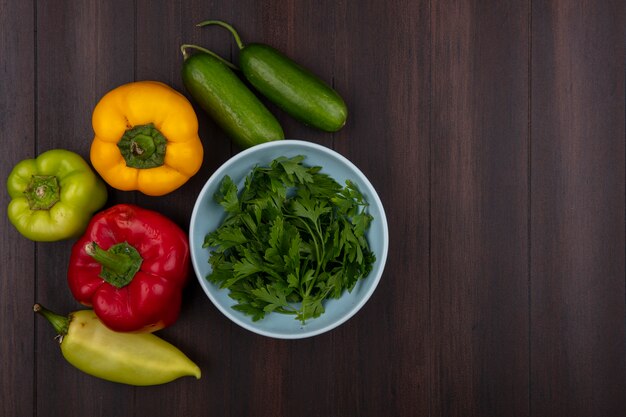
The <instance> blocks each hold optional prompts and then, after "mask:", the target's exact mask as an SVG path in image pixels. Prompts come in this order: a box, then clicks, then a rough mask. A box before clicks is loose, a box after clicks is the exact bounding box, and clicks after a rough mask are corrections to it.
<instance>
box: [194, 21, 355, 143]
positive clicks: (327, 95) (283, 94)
mask: <svg viewBox="0 0 626 417" xmlns="http://www.w3.org/2000/svg"><path fill="white" fill-rule="evenodd" d="M207 25H219V26H222V27H224V28H226V29H228V30H229V31H230V32H231V33H232V34H233V36H234V38H235V41H236V43H237V46H238V47H239V66H240V67H241V71H242V73H243V75H244V77H245V78H246V79H247V80H248V81H249V82H250V84H252V86H253V87H254V88H255V89H257V90H258V91H259V92H260V93H261V94H262V95H264V96H265V97H267V99H268V100H269V101H271V102H272V103H274V104H275V105H276V106H278V107H280V108H281V109H282V110H283V111H285V112H286V113H287V114H289V115H290V116H291V117H293V118H294V119H296V120H299V121H300V122H302V123H304V124H306V125H308V126H311V127H314V128H317V129H320V130H323V131H326V132H336V131H338V130H339V129H341V128H342V127H343V126H344V125H345V123H346V118H347V117H348V109H347V107H346V103H345V102H344V100H343V99H342V98H341V96H340V95H339V94H338V93H337V92H336V91H335V90H333V89H332V88H331V87H330V86H328V85H327V84H326V83H325V82H324V81H322V80H321V79H319V78H318V77H317V76H315V75H314V74H312V73H311V72H309V71H308V70H306V69H305V68H302V67H301V66H300V65H298V64H296V63H295V62H294V61H293V60H291V59H290V58H288V57H287V56H285V55H284V54H282V53H281V52H279V51H277V50H276V49H274V48H272V47H271V46H268V45H264V44H259V43H251V44H248V45H244V44H243V43H242V42H241V38H240V37H239V34H238V33H237V31H236V30H235V28H233V27H232V26H231V25H229V24H228V23H226V22H223V21H221V20H207V21H204V22H202V23H199V24H198V26H201V27H202V26H207Z"/></svg>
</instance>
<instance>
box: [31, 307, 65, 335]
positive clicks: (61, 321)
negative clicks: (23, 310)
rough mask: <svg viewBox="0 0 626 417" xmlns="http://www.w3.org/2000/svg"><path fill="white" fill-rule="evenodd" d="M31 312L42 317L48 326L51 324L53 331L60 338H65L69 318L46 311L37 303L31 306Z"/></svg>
mask: <svg viewBox="0 0 626 417" xmlns="http://www.w3.org/2000/svg"><path fill="white" fill-rule="evenodd" d="M33 311H34V312H35V313H39V314H41V315H42V316H44V317H45V318H46V320H48V321H49V322H50V324H52V327H54V330H55V331H56V332H57V334H59V335H61V336H65V335H66V334H67V329H68V328H69V326H70V319H69V317H65V316H61V315H59V314H56V313H53V312H52V311H50V310H48V309H47V308H45V307H44V306H42V305H41V304H38V303H37V304H35V305H34V306H33Z"/></svg>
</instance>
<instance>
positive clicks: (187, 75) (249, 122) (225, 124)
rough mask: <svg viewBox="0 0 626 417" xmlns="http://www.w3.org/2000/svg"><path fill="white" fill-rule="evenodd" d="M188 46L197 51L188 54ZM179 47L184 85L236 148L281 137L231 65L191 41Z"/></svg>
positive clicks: (264, 108) (265, 110) (248, 146)
mask: <svg viewBox="0 0 626 417" xmlns="http://www.w3.org/2000/svg"><path fill="white" fill-rule="evenodd" d="M189 48H192V49H196V50H198V51H199V52H196V53H194V54H189V53H188V51H187V49H189ZM181 51H182V53H183V56H184V58H185V62H184V63H183V67H182V78H183V83H184V84H185V88H186V89H187V91H189V93H190V94H191V96H192V97H193V98H194V100H195V101H196V102H197V103H198V104H199V105H200V106H201V107H202V108H203V109H204V111H206V112H207V113H208V114H209V116H211V118H212V119H213V120H214V121H215V122H216V123H217V124H218V126H219V127H220V128H221V129H222V130H224V132H226V134H227V135H228V137H229V138H231V140H232V141H233V142H235V143H236V144H237V145H238V146H239V147H240V148H242V149H246V148H250V147H252V146H254V145H258V144H261V143H265V142H269V141H273V140H280V139H284V138H285V134H284V133H283V129H282V127H281V126H280V123H278V120H276V118H275V117H274V115H273V114H272V113H271V112H270V111H269V110H268V109H267V107H265V105H264V104H263V103H262V102H261V101H260V100H259V99H258V97H257V96H255V95H254V93H253V92H252V91H251V90H250V89H249V88H248V87H247V86H246V85H245V84H244V83H243V81H242V80H241V79H240V78H239V77H238V76H237V74H235V73H234V72H233V71H232V69H231V68H236V67H235V66H234V65H232V64H231V63H230V62H228V61H226V60H224V59H223V58H221V57H219V56H218V55H216V54H214V53H213V52H211V51H209V50H206V49H204V48H201V47H198V46H195V45H183V46H181Z"/></svg>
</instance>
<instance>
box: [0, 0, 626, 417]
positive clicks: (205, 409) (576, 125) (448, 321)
mask: <svg viewBox="0 0 626 417" xmlns="http://www.w3.org/2000/svg"><path fill="white" fill-rule="evenodd" d="M209 18H219V19H224V20H226V21H229V22H231V23H233V24H234V25H235V26H236V27H237V28H238V29H239V30H240V32H241V35H242V37H243V39H244V41H256V42H264V43H268V44H271V45H273V46H275V47H277V48H278V49H280V50H282V51H283V52H285V53H287V54H288V55H289V56H291V57H292V58H294V59H295V60H297V61H298V62H300V63H301V64H302V65H304V66H306V67H308V68H309V69H311V70H312V71H313V72H315V73H317V74H318V75H320V76H321V77H322V78H324V79H326V80H328V81H331V82H332V83H333V84H334V86H335V87H336V88H337V90H338V91H339V92H340V93H341V94H342V95H343V96H344V98H345V100H346V102H347V103H348V106H349V109H350V117H349V122H348V123H347V125H346V127H345V128H344V129H343V130H341V131H340V132H339V133H337V134H323V133H319V132H316V131H314V130H312V129H308V128H306V127H303V126H301V125H300V124H298V123H297V122H294V121H292V120H290V119H289V118H288V117H286V116H285V115H284V114H283V113H280V112H278V111H277V110H276V108H274V107H271V109H272V110H273V111H275V113H276V114H277V115H278V118H279V120H280V121H281V122H282V124H283V127H284V129H285V131H286V134H287V136H288V137H290V138H298V139H304V140H309V141H312V142H316V143H319V144H322V145H325V146H328V147H331V148H333V149H335V150H337V151H338V152H340V153H341V154H343V155H345V156H346V157H348V158H349V159H351V160H352V161H353V162H354V163H355V164H356V165H357V166H358V167H360V168H361V170H362V171H363V172H364V173H365V174H366V175H367V176H368V177H369V178H370V180H371V182H372V183H373V184H374V186H375V187H376V188H377V190H378V191H379V194H380V197H381V199H382V201H383V203H384V205H385V209H386V211H387V215H388V220H389V226H390V234H391V238H390V239H391V244H390V251H389V257H388V261H387V268H386V270H385V273H384V276H383V278H382V281H381V283H380V285H379V287H378V289H377V290H376V292H375V293H374V295H373V297H372V298H371V299H370V301H369V302H368V303H367V304H366V305H365V307H364V308H363V309H362V310H361V311H360V312H359V313H358V314H357V315H356V316H355V317H353V318H352V319H351V320H349V321H348V322H347V323H345V324H344V325H342V326H341V327H339V328H337V329H335V330H333V331H331V332H329V333H326V334H324V335H320V336H317V337H314V338H310V339H304V340H297V341H285V340H274V339H269V338H264V337H261V336H258V335H255V334H253V333H250V332H248V331H246V330H243V329H241V328H239V327H237V326H236V325H234V324H231V322H230V321H228V320H227V319H226V318H225V317H224V316H222V315H221V313H219V311H218V310H217V309H216V308H215V307H213V305H212V304H211V303H210V301H209V300H208V299H207V298H206V296H205V295H204V294H203V292H202V290H201V288H200V286H199V284H198V283H197V281H195V280H192V281H191V284H190V285H189V287H188V288H187V290H186V292H185V299H184V307H183V310H182V314H181V317H180V319H179V321H178V322H177V323H176V324H175V325H174V326H173V327H170V328H168V329H166V330H163V331H162V332H160V335H161V336H162V337H163V338H165V339H167V340H169V341H171V342H173V343H174V344H176V345H178V346H179V347H181V349H182V350H183V351H185V352H186V353H187V354H188V355H189V356H190V357H191V358H192V359H194V360H195V361H196V362H197V363H198V364H199V365H200V367H201V368H202V371H203V377H202V379H201V380H199V381H196V380H194V379H191V378H186V379H181V380H178V381H175V382H173V383H171V384H167V385H164V386H157V387H148V388H133V387H128V386H123V385H116V384H113V383H109V382H106V381H102V380H98V379H95V378H92V377H90V376H87V375H85V374H82V373H80V372H79V371H77V370H76V369H74V368H73V367H71V366H70V365H68V364H67V363H66V362H65V361H64V360H63V358H62V357H61V354H60V352H59V348H58V346H57V345H56V343H55V341H54V340H53V338H52V337H53V331H52V329H51V328H50V327H49V326H48V325H47V324H46V323H45V321H43V319H41V318H39V317H35V316H34V315H33V313H32V310H31V308H32V305H33V302H34V301H39V302H42V303H44V304H45V305H47V306H48V307H50V308H52V309H54V310H57V311H60V312H69V311H71V310H75V309H77V308H79V307H80V306H79V305H78V304H77V303H76V302H75V301H74V299H73V298H72V296H71V294H70V292H69V289H68V287H67V284H66V269H67V262H68V259H69V253H70V248H71V245H72V243H73V242H71V241H66V242H57V243H45V244H44V243H41V244H35V243H33V242H31V241H29V240H27V239H25V238H23V237H22V236H21V235H20V234H19V233H18V232H17V231H16V230H15V229H13V227H12V226H11V225H10V224H9V222H8V220H7V219H6V206H7V204H8V196H7V194H6V190H5V189H4V187H2V190H1V191H0V193H1V194H0V196H1V200H2V201H1V207H2V216H1V218H0V224H1V227H2V233H1V234H0V250H1V257H2V258H1V261H2V267H1V268H0V269H1V277H0V335H1V337H0V358H1V360H2V365H1V380H0V382H1V386H0V414H1V415H2V416H11V417H15V416H29V415H32V416H37V417H44V416H118V417H121V416H153V417H154V416H175V415H176V416H202V415H207V416H209V415H211V416H295V415H297V416H507V417H508V416H511V417H513V416H568V417H573V416H598V417H613V416H616V417H617V416H624V415H626V319H625V317H626V286H625V280H626V279H625V253H626V249H625V244H624V243H625V235H626V224H625V214H626V210H625V192H626V187H625V177H626V172H625V155H626V147H625V142H626V140H625V113H626V110H625V82H624V80H625V75H624V74H625V68H624V64H625V50H624V45H625V40H626V33H625V25H626V14H625V4H624V2H623V1H622V0H614V1H595V0H561V1H558V0H555V1H541V0H524V1H522V0H508V1H481V0H474V1H441V0H394V1H380V0H378V1H376V0H368V1H347V0H339V1H337V0H335V1H326V0H324V1H297V0H289V1H288V0H274V1H252V0H249V1H248V0H246V1H241V0H240V1H233V2H227V1H207V0H202V1H201V0H194V1H182V0H179V1H167V2H165V1H163V2H161V1H149V0H134V1H121V0H120V1H100V2H97V1H92V2H87V1H79V2H74V1H56V0H55V1H13V0H0V34H1V36H0V143H1V146H2V152H0V160H1V175H0V177H2V178H6V177H7V175H8V173H9V171H10V170H11V168H12V167H13V166H14V165H15V164H16V163H17V162H18V161H19V160H21V159H24V158H32V157H34V156H36V155H38V154H39V153H41V152H43V151H46V150H48V149H52V148H66V149H70V150H73V151H75V152H78V153H79V154H81V155H83V156H84V157H86V158H88V150H89V147H90V143H91V140H92V137H93V136H92V135H93V132H92V129H91V124H90V123H91V112H92V110H93V107H94V106H95V104H96V103H97V101H98V100H99V98H100V97H101V96H102V95H103V94H105V93H106V92H107V91H109V90H110V89H112V88H114V87H116V86H118V85H120V84H123V83H126V82H130V81H133V80H147V79H153V80H160V81H163V82H165V83H168V84H169V85H171V86H173V87H175V88H176V89H178V90H179V91H184V89H183V86H182V82H181V78H180V69H181V62H182V57H181V54H180V52H179V46H180V44H181V43H198V44H201V45H203V46H205V47H207V48H210V49H212V50H214V51H216V52H217V53H219V54H221V55H223V56H225V57H229V58H232V59H234V60H236V59H237V53H236V48H235V47H234V42H233V41H232V39H231V37H230V36H229V34H228V33H227V32H226V31H224V30H222V29H218V28H204V29H198V28H196V27H195V26H194V24H195V23H197V22H199V21H201V20H205V19H209ZM198 115H199V118H200V126H201V127H200V128H201V136H202V139H203V143H204V146H205V153H206V156H205V160H204V163H203V166H202V169H201V171H200V172H199V173H198V174H197V175H196V176H195V177H194V178H193V179H192V180H191V181H190V182H189V183H187V184H186V185H185V186H183V187H182V188H180V189H179V190H177V191H175V192H173V193H171V194H169V195H167V196H164V197H160V198H152V197H146V196H144V195H141V194H139V193H134V192H132V193H129V192H121V191H116V190H112V189H110V190H109V191H110V194H109V201H108V204H109V205H112V204H114V203H119V202H133V203H136V204H139V205H142V206H145V207H147V208H151V209H154V210H158V211H161V212H162V213H164V214H166V215H168V216H169V217H171V218H172V219H174V220H175V221H176V222H177V223H178V224H179V225H181V226H182V227H184V228H187V226H188V222H189V218H190V215H191V210H192V207H193V204H194V201H195V197H196V195H197V193H198V192H199V191H200V189H201V187H202V185H203V184H204V182H205V181H206V180H207V179H208V177H209V176H210V174H211V173H212V172H213V171H214V170H215V169H216V168H217V167H218V166H220V165H221V164H222V163H223V162H224V161H226V160H227V159H228V158H229V157H230V156H231V155H233V154H235V153H236V152H237V149H236V148H234V147H233V146H231V143H230V142H229V140H228V139H227V138H226V137H225V136H224V134H223V133H222V132H221V131H220V130H219V129H217V128H216V126H215V125H214V124H213V122H212V121H211V120H209V119H208V118H207V117H206V115H205V114H203V113H202V112H201V111H200V110H199V109H198Z"/></svg>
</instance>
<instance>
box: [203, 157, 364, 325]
mask: <svg viewBox="0 0 626 417" xmlns="http://www.w3.org/2000/svg"><path fill="white" fill-rule="evenodd" d="M304 159H305V157H304V156H302V155H299V156H295V157H292V158H287V157H284V156H281V157H278V158H276V159H275V160H273V161H272V162H271V163H270V164H269V166H267V167H259V166H257V167H255V168H253V169H252V171H251V172H250V174H249V175H248V176H247V177H246V179H245V181H244V185H243V189H242V190H238V189H237V186H236V184H235V183H234V182H233V181H232V179H231V178H230V177H228V176H225V177H224V178H223V180H222V183H221V184H220V188H219V190H218V192H216V193H215V195H214V199H215V201H216V202H217V203H218V204H220V205H221V206H222V207H223V208H224V211H225V212H226V218H225V219H224V221H223V222H222V224H221V225H220V226H219V227H218V228H217V229H216V230H213V231H211V232H210V233H208V234H207V235H206V236H205V240H204V246H205V247H210V248H212V251H211V255H210V257H209V263H210V265H211V267H212V272H211V274H209V276H208V277H207V279H208V280H209V281H211V282H212V283H214V284H216V285H218V286H219V287H220V288H226V289H228V290H229V296H230V297H231V298H232V299H233V300H235V301H236V304H235V305H234V306H233V308H234V309H235V310H237V311H241V312H243V313H244V314H246V315H249V316H251V317H252V320H253V321H257V320H261V319H263V318H264V317H265V315H266V314H268V313H271V312H275V313H281V314H291V315H294V316H295V319H296V320H299V321H300V322H302V323H303V324H304V323H306V321H307V320H309V319H313V318H316V317H319V316H320V315H322V314H323V313H324V311H325V307H324V302H325V300H327V299H329V298H340V297H341V295H342V294H343V293H344V291H352V289H353V288H354V286H355V285H356V284H357V282H358V280H359V279H362V278H365V277H367V275H368V274H369V272H370V271H371V269H372V264H373V263H374V261H375V256H374V253H373V252H372V251H371V250H370V248H369V244H368V241H367V230H368V229H369V226H370V224H371V222H372V220H373V218H372V216H371V215H370V214H369V213H368V212H367V202H366V200H365V198H364V196H363V195H362V194H361V192H360V191H359V190H358V188H357V187H356V185H355V184H354V183H353V182H352V181H349V180H348V181H346V183H345V184H346V185H345V187H342V186H341V185H340V184H339V183H337V181H335V180H334V179H333V178H331V177H330V176H328V175H327V174H324V173H322V172H321V170H322V168H321V167H318V166H315V167H309V166H306V165H304V164H303V161H304Z"/></svg>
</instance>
